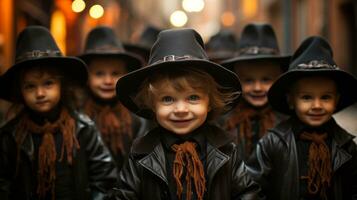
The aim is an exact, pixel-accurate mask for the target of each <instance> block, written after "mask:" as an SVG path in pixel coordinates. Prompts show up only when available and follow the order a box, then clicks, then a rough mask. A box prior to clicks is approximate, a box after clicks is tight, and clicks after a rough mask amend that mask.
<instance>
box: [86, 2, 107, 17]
mask: <svg viewBox="0 0 357 200" xmlns="http://www.w3.org/2000/svg"><path fill="white" fill-rule="evenodd" d="M89 15H90V16H91V17H93V18H94V19H98V18H101V17H102V16H103V15H104V8H103V7H102V6H101V5H98V4H96V5H93V6H92V7H91V8H90V10H89Z"/></svg>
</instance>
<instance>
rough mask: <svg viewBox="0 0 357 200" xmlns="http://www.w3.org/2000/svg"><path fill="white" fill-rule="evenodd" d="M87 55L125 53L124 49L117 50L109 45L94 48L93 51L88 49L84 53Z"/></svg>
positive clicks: (117, 48)
mask: <svg viewBox="0 0 357 200" xmlns="http://www.w3.org/2000/svg"><path fill="white" fill-rule="evenodd" d="M85 52H86V53H87V54H88V53H125V50H124V48H119V47H115V46H111V45H105V46H101V47H95V49H88V50H86V51H85Z"/></svg>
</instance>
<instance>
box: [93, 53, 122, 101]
mask: <svg viewBox="0 0 357 200" xmlns="http://www.w3.org/2000/svg"><path fill="white" fill-rule="evenodd" d="M88 68H89V76H88V86H89V88H90V90H91V91H92V92H93V94H94V95H96V96H97V97H99V98H101V99H104V100H110V99H113V98H114V97H115V94H116V91H115V86H116V83H117V81H118V80H119V78H120V77H122V76H123V75H124V74H126V73H127V70H126V64H125V63H124V62H123V61H121V60H119V59H115V58H95V59H92V60H91V62H90V63H89V67H88Z"/></svg>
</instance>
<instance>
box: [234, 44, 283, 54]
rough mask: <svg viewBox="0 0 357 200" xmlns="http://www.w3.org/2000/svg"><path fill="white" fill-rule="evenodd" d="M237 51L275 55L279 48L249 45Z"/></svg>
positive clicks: (239, 52)
mask: <svg viewBox="0 0 357 200" xmlns="http://www.w3.org/2000/svg"><path fill="white" fill-rule="evenodd" d="M237 53H238V55H257V54H269V55H277V54H279V50H278V49H273V48H268V47H258V46H251V47H245V48H241V49H239V50H238V52H237Z"/></svg>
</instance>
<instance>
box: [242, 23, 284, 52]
mask: <svg viewBox="0 0 357 200" xmlns="http://www.w3.org/2000/svg"><path fill="white" fill-rule="evenodd" d="M238 53H239V54H240V55H256V54H267V55H275V54H280V50H279V46H278V41H277V39H276V36H275V32H274V30H273V28H272V26H271V25H269V24H248V25H247V26H245V27H244V29H243V31H242V35H241V39H240V41H239V44H238Z"/></svg>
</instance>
